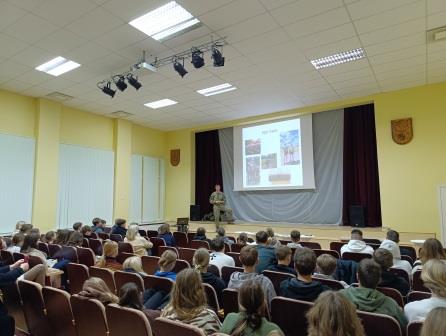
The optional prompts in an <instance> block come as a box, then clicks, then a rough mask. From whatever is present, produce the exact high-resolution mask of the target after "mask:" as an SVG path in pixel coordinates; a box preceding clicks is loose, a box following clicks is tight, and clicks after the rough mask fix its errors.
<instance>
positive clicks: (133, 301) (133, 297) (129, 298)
mask: <svg viewBox="0 0 446 336" xmlns="http://www.w3.org/2000/svg"><path fill="white" fill-rule="evenodd" d="M118 304H119V305H120V306H121V307H126V308H132V309H136V310H141V311H142V310H143V305H142V297H141V293H140V291H139V289H138V286H136V284H135V283H133V282H127V283H125V284H124V285H122V287H121V288H120V289H119V302H118Z"/></svg>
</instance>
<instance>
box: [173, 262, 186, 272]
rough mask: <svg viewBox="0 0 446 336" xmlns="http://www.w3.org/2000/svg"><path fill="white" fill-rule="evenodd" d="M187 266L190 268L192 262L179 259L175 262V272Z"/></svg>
mask: <svg viewBox="0 0 446 336" xmlns="http://www.w3.org/2000/svg"><path fill="white" fill-rule="evenodd" d="M185 268H190V264H189V263H188V262H187V261H186V260H182V259H177V262H176V263H175V267H174V268H173V271H174V272H175V273H179V272H180V271H182V270H184V269H185Z"/></svg>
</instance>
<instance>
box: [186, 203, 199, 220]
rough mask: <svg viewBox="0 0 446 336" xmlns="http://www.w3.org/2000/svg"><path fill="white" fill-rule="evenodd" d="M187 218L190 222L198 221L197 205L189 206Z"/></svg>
mask: <svg viewBox="0 0 446 336" xmlns="http://www.w3.org/2000/svg"><path fill="white" fill-rule="evenodd" d="M189 218H190V220H191V221H194V222H197V221H200V220H201V218H200V206H199V205H191V206H190V213H189Z"/></svg>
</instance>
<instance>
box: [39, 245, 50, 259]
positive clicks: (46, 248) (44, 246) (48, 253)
mask: <svg viewBox="0 0 446 336" xmlns="http://www.w3.org/2000/svg"><path fill="white" fill-rule="evenodd" d="M37 249H38V250H39V251H41V252H43V253H45V254H46V255H47V256H49V255H50V251H49V249H48V244H47V243H43V242H38V243H37Z"/></svg>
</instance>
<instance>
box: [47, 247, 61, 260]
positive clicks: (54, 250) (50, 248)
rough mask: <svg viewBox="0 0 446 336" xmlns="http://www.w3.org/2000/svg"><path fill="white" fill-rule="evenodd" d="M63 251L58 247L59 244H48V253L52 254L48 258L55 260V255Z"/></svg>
mask: <svg viewBox="0 0 446 336" xmlns="http://www.w3.org/2000/svg"><path fill="white" fill-rule="evenodd" d="M61 249H62V246H60V245H58V244H48V251H49V252H50V254H49V255H48V257H50V258H53V257H54V255H55V254H56V253H57V252H59V251H60V250H61Z"/></svg>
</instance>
